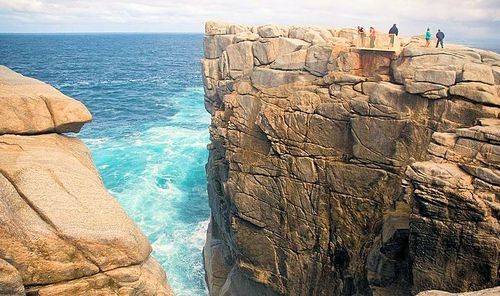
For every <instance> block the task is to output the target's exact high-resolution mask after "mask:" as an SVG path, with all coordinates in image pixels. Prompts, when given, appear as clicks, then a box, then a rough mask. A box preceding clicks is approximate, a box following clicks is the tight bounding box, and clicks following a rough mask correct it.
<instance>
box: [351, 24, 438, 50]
mask: <svg viewBox="0 0 500 296" xmlns="http://www.w3.org/2000/svg"><path fill="white" fill-rule="evenodd" d="M358 34H359V36H360V38H361V47H364V46H365V39H366V33H365V29H364V28H363V27H361V26H358ZM369 34H370V48H375V40H376V38H377V31H376V30H375V28H374V27H370V31H369ZM398 34H399V29H398V27H397V25H396V24H394V25H393V26H392V27H391V28H390V29H389V37H390V47H391V48H392V47H394V40H395V36H398ZM431 37H432V33H431V29H430V28H427V31H426V32H425V41H426V43H425V47H429V45H430V43H431ZM436 39H437V43H436V48H438V46H439V45H441V48H444V45H443V40H444V33H443V32H441V29H438V31H437V33H436Z"/></svg>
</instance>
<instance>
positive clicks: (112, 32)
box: [0, 31, 204, 34]
mask: <svg viewBox="0 0 500 296" xmlns="http://www.w3.org/2000/svg"><path fill="white" fill-rule="evenodd" d="M203 33H204V32H203V31H76V32H71V31H70V32H64V31H61V32H0V34H203Z"/></svg>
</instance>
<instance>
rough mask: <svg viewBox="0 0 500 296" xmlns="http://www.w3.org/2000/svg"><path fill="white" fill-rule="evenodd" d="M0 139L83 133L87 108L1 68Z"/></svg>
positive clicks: (89, 118)
mask: <svg viewBox="0 0 500 296" xmlns="http://www.w3.org/2000/svg"><path fill="white" fill-rule="evenodd" d="M0 104H1V108H0V135H2V134H40V133H48V132H57V133H66V132H74V133H77V132H79V131H80V129H81V127H82V126H83V125H84V124H85V123H87V122H90V121H91V120H92V115H91V114H90V112H89V111H88V110H87V108H86V107H85V106H84V105H83V104H82V103H80V102H79V101H77V100H74V99H72V98H69V97H67V96H65V95H64V94H62V93H61V92H59V91H58V90H56V89H55V88H53V87H52V86H50V85H48V84H46V83H43V82H41V81H38V80H36V79H33V78H28V77H25V76H23V75H21V74H18V73H16V72H14V71H12V70H10V69H9V68H7V67H5V66H0Z"/></svg>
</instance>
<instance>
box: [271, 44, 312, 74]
mask: <svg viewBox="0 0 500 296" xmlns="http://www.w3.org/2000/svg"><path fill="white" fill-rule="evenodd" d="M306 56H307V50H305V49H301V50H298V51H294V52H291V53H287V54H284V55H282V56H279V57H277V58H276V60H274V62H273V63H272V64H271V68H273V69H277V70H299V71H300V70H304V68H305V66H306Z"/></svg>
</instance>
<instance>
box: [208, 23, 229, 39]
mask: <svg viewBox="0 0 500 296" xmlns="http://www.w3.org/2000/svg"><path fill="white" fill-rule="evenodd" d="M230 26H231V24H229V23H227V22H222V21H207V22H206V23H205V35H207V36H212V35H222V34H229V28H230Z"/></svg>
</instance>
